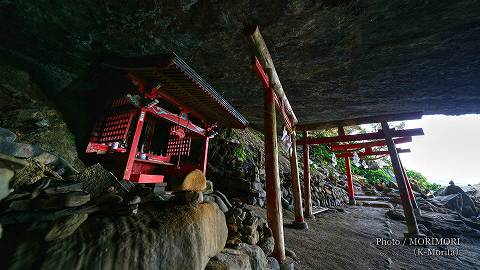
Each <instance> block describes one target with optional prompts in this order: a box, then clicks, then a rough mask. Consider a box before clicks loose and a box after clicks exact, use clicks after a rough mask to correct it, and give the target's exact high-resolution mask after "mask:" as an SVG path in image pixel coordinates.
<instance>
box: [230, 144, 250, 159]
mask: <svg viewBox="0 0 480 270" xmlns="http://www.w3.org/2000/svg"><path fill="white" fill-rule="evenodd" d="M233 155H234V156H235V157H236V158H237V159H238V160H240V161H245V159H246V158H247V151H246V149H245V146H244V145H243V144H240V145H238V146H237V147H235V148H234V149H233Z"/></svg>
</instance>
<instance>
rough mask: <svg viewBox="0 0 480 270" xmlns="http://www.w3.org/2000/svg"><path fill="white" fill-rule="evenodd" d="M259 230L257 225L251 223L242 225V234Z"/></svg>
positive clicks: (250, 233)
mask: <svg viewBox="0 0 480 270" xmlns="http://www.w3.org/2000/svg"><path fill="white" fill-rule="evenodd" d="M256 230H257V225H256V224H255V225H249V226H243V227H242V230H241V231H242V234H243V235H252V234H253V233H254V232H255V231H256Z"/></svg>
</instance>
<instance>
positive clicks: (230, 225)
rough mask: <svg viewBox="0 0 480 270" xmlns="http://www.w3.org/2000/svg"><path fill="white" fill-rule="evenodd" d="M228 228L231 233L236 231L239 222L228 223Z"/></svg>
mask: <svg viewBox="0 0 480 270" xmlns="http://www.w3.org/2000/svg"><path fill="white" fill-rule="evenodd" d="M227 228H228V231H229V232H231V233H236V232H237V231H238V226H237V224H232V223H229V224H227Z"/></svg>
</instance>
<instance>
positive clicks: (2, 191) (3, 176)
mask: <svg viewBox="0 0 480 270" xmlns="http://www.w3.org/2000/svg"><path fill="white" fill-rule="evenodd" d="M14 175H15V173H14V172H13V171H12V170H10V169H7V168H0V200H1V199H3V198H5V197H7V196H8V194H9V193H10V188H9V183H10V180H11V179H12V178H13V176H14Z"/></svg>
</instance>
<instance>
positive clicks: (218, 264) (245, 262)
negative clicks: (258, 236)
mask: <svg viewBox="0 0 480 270" xmlns="http://www.w3.org/2000/svg"><path fill="white" fill-rule="evenodd" d="M267 265H268V261H267V257H266V256H265V253H263V251H262V249H261V248H259V247H258V246H256V245H248V244H245V243H241V244H240V245H239V247H238V248H237V249H232V248H225V249H224V250H223V251H222V252H221V253H220V254H217V255H216V256H215V257H213V258H211V259H210V261H209V262H208V264H207V267H206V268H205V269H206V270H237V269H238V270H239V269H242V270H266V269H267Z"/></svg>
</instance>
